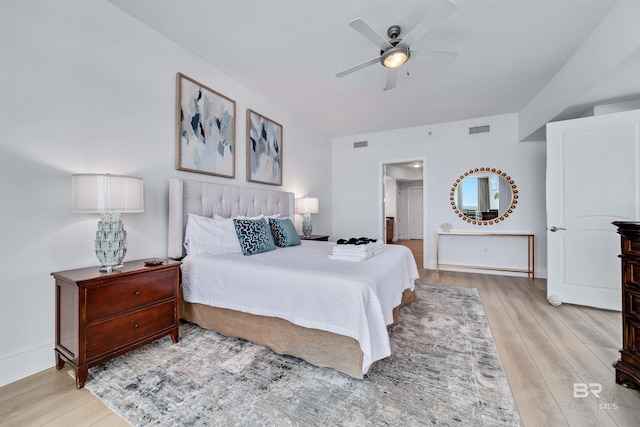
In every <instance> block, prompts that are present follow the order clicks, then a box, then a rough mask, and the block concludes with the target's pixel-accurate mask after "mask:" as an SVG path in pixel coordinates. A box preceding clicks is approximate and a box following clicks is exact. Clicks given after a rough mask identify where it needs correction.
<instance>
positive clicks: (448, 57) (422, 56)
mask: <svg viewBox="0 0 640 427" xmlns="http://www.w3.org/2000/svg"><path fill="white" fill-rule="evenodd" d="M457 57H458V54H457V53H453V52H438V51H435V50H413V49H412V50H411V59H413V58H415V59H417V60H418V61H425V62H439V63H441V64H451V63H452V62H453V61H455V60H456V58H457Z"/></svg>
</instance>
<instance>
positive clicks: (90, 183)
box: [71, 174, 144, 272]
mask: <svg viewBox="0 0 640 427" xmlns="http://www.w3.org/2000/svg"><path fill="white" fill-rule="evenodd" d="M71 195H72V212H73V213H100V214H102V216H101V217H100V221H98V231H96V256H97V257H98V260H99V261H100V266H101V268H100V271H106V272H111V271H113V270H116V269H118V268H122V259H123V258H124V255H125V253H126V251H127V249H126V239H127V232H126V231H125V229H124V224H123V223H122V220H121V219H120V214H121V213H140V212H144V189H143V185H142V178H135V177H132V176H122V175H112V174H74V175H72V176H71Z"/></svg>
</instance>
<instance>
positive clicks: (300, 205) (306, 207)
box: [296, 196, 320, 238]
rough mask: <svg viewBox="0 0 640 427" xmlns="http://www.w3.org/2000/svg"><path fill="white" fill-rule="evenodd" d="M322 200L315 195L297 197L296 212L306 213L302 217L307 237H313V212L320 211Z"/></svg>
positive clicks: (303, 231) (304, 234)
mask: <svg viewBox="0 0 640 427" xmlns="http://www.w3.org/2000/svg"><path fill="white" fill-rule="evenodd" d="M319 208H320V202H319V201H318V199H317V198H315V197H309V196H307V197H300V198H297V199H296V213H297V214H302V215H304V217H303V219H302V235H303V236H304V237H306V238H309V237H311V231H312V230H313V227H312V226H311V214H316V213H318V212H320V210H319Z"/></svg>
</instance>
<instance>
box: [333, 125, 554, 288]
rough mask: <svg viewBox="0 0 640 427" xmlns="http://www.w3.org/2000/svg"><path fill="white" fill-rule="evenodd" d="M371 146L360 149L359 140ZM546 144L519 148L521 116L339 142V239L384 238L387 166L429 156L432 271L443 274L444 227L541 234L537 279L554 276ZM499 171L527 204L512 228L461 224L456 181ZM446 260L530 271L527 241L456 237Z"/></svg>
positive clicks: (336, 145)
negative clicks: (474, 130) (549, 270)
mask: <svg viewBox="0 0 640 427" xmlns="http://www.w3.org/2000/svg"><path fill="white" fill-rule="evenodd" d="M484 124H489V125H490V126H491V133H489V134H477V135H469V134H468V128H469V127H471V126H479V125H484ZM363 140H366V141H368V147H366V148H357V149H354V148H353V142H354V141H363ZM545 152H546V149H545V144H544V143H542V142H527V143H519V142H518V116H517V114H505V115H500V116H493V117H487V118H478V119H473V120H467V121H459V122H451V123H442V124H437V125H430V126H420V127H415V128H408V129H399V130H393V131H386V132H377V133H369V134H361V135H353V136H350V137H340V138H334V139H333V149H332V170H333V175H332V179H333V206H334V209H333V236H335V237H345V236H378V237H381V236H380V224H381V221H382V214H381V208H380V207H381V199H380V184H379V183H380V182H381V179H380V177H379V174H380V170H381V168H380V164H381V163H384V162H387V161H389V160H391V161H392V162H396V161H397V160H398V159H408V160H411V159H421V158H425V157H426V158H427V162H426V163H425V168H424V169H425V176H424V188H425V210H424V212H425V215H426V218H427V224H426V226H425V230H424V231H425V239H426V240H428V241H427V243H426V248H425V258H426V262H425V266H426V268H435V243H434V236H435V232H436V231H437V230H438V228H439V226H440V224H442V223H444V222H448V223H451V224H452V225H453V230H457V231H462V230H466V231H504V232H506V231H511V232H516V231H517V232H532V233H535V235H536V251H535V257H536V275H537V276H540V277H546V235H545V227H546V213H545V211H546V210H545V162H546V157H545ZM483 166H485V167H486V166H488V167H495V168H498V169H501V170H502V171H504V172H507V173H508V174H509V175H510V176H511V177H512V179H513V180H514V181H515V183H516V185H517V189H518V194H519V199H518V200H519V202H518V204H517V207H516V209H515V210H514V212H513V214H512V215H511V216H510V217H509V218H508V219H507V220H506V221H504V222H501V223H498V224H495V225H490V226H483V227H480V226H477V225H471V224H467V223H466V222H463V221H462V220H460V219H459V218H458V217H457V216H456V215H455V212H454V211H453V209H451V205H450V202H449V193H450V191H451V188H452V184H453V183H454V182H455V180H456V178H458V176H459V175H461V174H462V173H464V172H466V171H468V170H469V169H472V168H476V167H483ZM449 239H456V240H455V241H454V240H450V241H449V242H444V239H443V243H442V245H443V247H442V248H441V253H440V261H441V262H443V263H444V262H447V261H450V262H453V261H456V262H464V263H473V264H475V265H481V266H487V265H494V266H497V265H496V264H499V266H506V267H512V268H522V267H523V265H524V267H526V241H518V240H511V239H503V238H499V239H496V240H487V241H480V240H478V239H473V238H471V239H470V238H466V237H460V238H458V237H455V238H454V237H450V238H449Z"/></svg>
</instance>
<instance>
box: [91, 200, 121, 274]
mask: <svg viewBox="0 0 640 427" xmlns="http://www.w3.org/2000/svg"><path fill="white" fill-rule="evenodd" d="M126 240H127V232H126V231H125V230H124V224H123V223H122V221H121V220H120V214H119V213H103V214H102V217H101V218H100V221H98V231H96V256H97V257H98V260H99V261H100V266H101V267H100V271H107V272H111V271H113V270H117V269H119V268H122V260H123V259H124V254H125V253H126V252H127V249H126Z"/></svg>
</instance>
